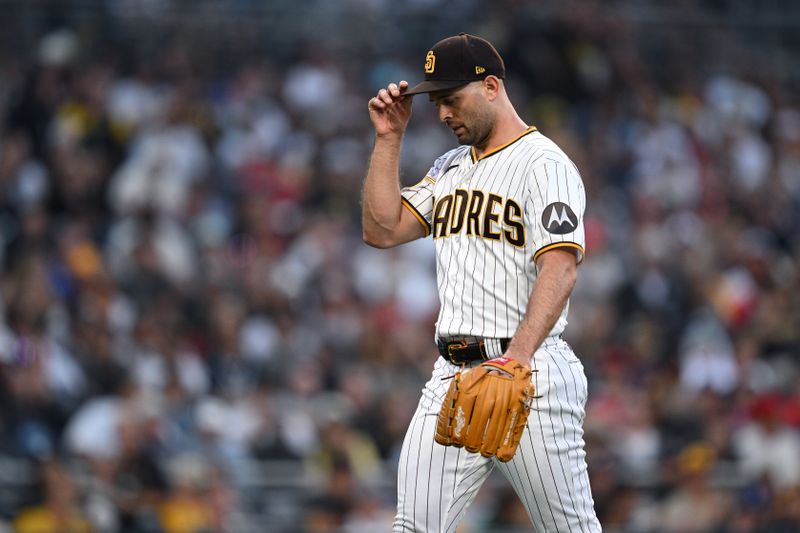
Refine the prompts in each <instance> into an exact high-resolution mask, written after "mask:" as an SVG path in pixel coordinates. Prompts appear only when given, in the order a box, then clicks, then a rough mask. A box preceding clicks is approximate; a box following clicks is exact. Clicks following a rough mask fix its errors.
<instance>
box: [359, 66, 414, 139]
mask: <svg viewBox="0 0 800 533" xmlns="http://www.w3.org/2000/svg"><path fill="white" fill-rule="evenodd" d="M407 89H408V82H407V81H405V80H403V81H401V82H400V83H399V84H396V83H390V84H389V86H388V87H386V88H385V89H381V90H380V91H378V94H377V95H375V96H374V97H372V98H370V100H369V118H370V120H371V121H372V125H373V127H374V128H375V133H376V134H377V135H378V136H379V137H380V136H386V135H402V134H403V132H404V131H405V129H406V125H408V119H409V118H411V102H412V99H413V98H414V97H413V96H403V93H404V92H405V91H406V90H407Z"/></svg>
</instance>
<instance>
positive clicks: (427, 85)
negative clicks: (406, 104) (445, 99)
mask: <svg viewBox="0 0 800 533" xmlns="http://www.w3.org/2000/svg"><path fill="white" fill-rule="evenodd" d="M468 83H470V82H469V81H464V80H431V81H423V82H422V83H418V84H417V85H415V86H414V87H412V88H410V89H409V90H407V91H406V92H404V93H403V94H404V95H407V94H422V93H430V92H433V91H444V90H446V89H455V88H456V87H461V86H462V85H466V84H468Z"/></svg>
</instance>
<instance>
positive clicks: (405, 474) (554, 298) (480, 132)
mask: <svg viewBox="0 0 800 533" xmlns="http://www.w3.org/2000/svg"><path fill="white" fill-rule="evenodd" d="M424 72H425V81H423V82H422V83H420V84H419V85H417V86H415V87H413V88H409V85H408V83H407V82H405V81H401V82H399V83H398V84H395V83H392V84H389V85H388V87H386V88H385V89H381V90H380V91H379V92H378V94H377V95H376V96H375V97H373V98H371V99H370V101H369V106H368V107H369V116H370V119H371V121H372V124H373V126H374V128H375V133H376V137H375V146H374V148H373V151H372V156H371V159H370V163H369V171H368V173H367V176H366V179H365V182H364V189H363V198H362V202H363V231H364V240H365V242H366V243H368V244H369V245H371V246H375V247H379V248H388V247H393V246H397V245H400V244H403V243H405V242H409V241H411V240H414V239H418V238H422V237H427V236H431V237H432V238H433V239H434V243H435V246H436V257H437V268H436V274H437V282H438V288H439V298H440V300H441V310H440V313H439V317H438V320H437V322H436V342H437V345H438V348H439V352H440V354H441V357H439V358H438V359H437V361H436V363H435V365H434V369H433V375H432V376H431V379H430V381H428V383H427V384H426V385H425V387H424V389H423V391H422V397H421V399H420V401H419V405H418V407H417V410H416V413H415V414H414V417H413V419H412V420H411V423H410V425H409V428H408V431H407V433H406V436H405V439H404V442H403V447H402V451H401V455H400V462H399V467H398V487H397V488H398V495H397V496H398V502H397V515H396V517H395V520H394V531H396V532H398V531H415V532H453V531H455V530H456V527H457V525H458V523H459V520H460V519H461V518H462V516H463V515H464V512H465V510H466V509H467V507H468V505H469V504H470V502H471V501H472V500H473V499H474V497H475V496H476V494H477V492H478V489H479V488H480V486H481V484H482V483H483V482H484V481H485V480H486V478H487V477H488V476H489V473H490V472H491V471H492V469H493V468H499V469H500V470H501V472H502V473H503V474H504V475H505V477H506V478H507V479H508V480H509V482H510V483H511V484H512V485H513V487H514V489H515V491H516V493H517V494H518V496H519V498H520V500H521V501H522V503H523V504H524V506H525V508H526V509H527V512H528V516H529V518H530V520H531V523H532V524H533V526H534V528H535V529H536V530H537V531H560V532H563V531H572V532H596V531H600V524H599V522H598V520H597V517H596V515H595V511H594V504H593V500H592V495H591V490H590V487H589V478H588V475H587V467H586V461H585V452H584V442H583V429H582V425H583V418H584V412H585V411H584V407H585V403H586V395H587V385H586V376H585V373H584V370H583V366H582V365H581V362H580V360H579V359H578V358H577V357H576V356H575V354H574V353H573V351H572V349H571V348H570V346H569V345H568V344H567V343H566V342H564V341H563V340H562V339H561V333H562V332H563V331H564V328H565V326H566V324H567V320H566V317H567V310H568V307H569V305H568V297H569V295H570V293H571V291H572V288H573V286H574V284H575V279H576V269H577V265H578V264H579V263H580V262H581V261H582V259H583V254H584V228H583V213H584V209H585V207H586V205H585V204H586V196H585V191H584V188H583V183H582V181H581V177H580V174H579V173H578V170H577V169H576V168H575V165H574V164H573V163H572V161H570V159H569V158H568V157H567V155H566V154H565V153H564V152H563V151H562V150H561V149H560V148H559V147H558V146H557V145H556V144H555V143H553V141H551V140H550V139H548V138H547V137H545V136H544V135H542V134H541V133H540V132H538V131H537V130H536V128H535V127H532V126H530V125H528V124H527V123H526V122H525V121H523V120H522V119H521V118H520V117H519V115H518V114H517V112H516V111H515V109H514V107H513V105H512V104H511V102H510V101H509V99H508V96H507V94H506V91H505V88H504V85H503V83H504V82H503V80H504V77H505V66H504V64H503V60H502V59H501V57H500V55H499V54H498V53H497V51H496V50H495V48H494V47H493V46H492V45H491V44H490V43H489V42H488V41H486V40H483V39H481V38H478V37H475V36H472V35H468V34H463V33H462V34H459V35H457V36H452V37H448V38H446V39H443V40H442V41H439V42H438V43H436V44H435V45H434V46H433V48H432V49H431V50H430V51H429V52H428V53H427V55H426V57H425V63H424ZM420 93H428V94H429V98H430V100H431V102H433V103H434V104H435V105H436V108H437V110H438V113H439V118H440V119H441V121H442V122H444V123H445V124H446V125H447V127H449V128H450V129H451V130H452V131H453V134H454V135H455V136H456V138H457V139H458V143H459V145H460V146H459V147H457V148H455V149H453V150H450V151H449V152H447V153H445V154H444V155H442V156H441V157H439V158H438V159H437V160H436V161H435V162H434V163H433V166H432V167H431V169H430V171H429V172H428V173H427V175H426V176H425V177H424V178H423V179H422V180H421V181H420V182H419V183H417V184H416V185H414V186H412V187H405V188H402V189H401V188H400V185H399V159H400V147H401V143H402V140H403V133H404V131H405V128H406V125H407V124H408V120H409V118H410V115H411V100H412V98H411V95H414V94H420ZM500 356H503V357H505V358H507V359H493V358H497V357H500ZM488 359H493V360H494V361H501V362H505V361H508V360H509V359H510V360H514V362H515V364H516V362H519V363H521V364H523V365H525V366H526V367H530V369H531V370H532V371H533V372H532V374H531V378H530V379H531V380H532V382H533V387H534V390H535V395H536V397H535V398H534V399H533V400H532V406H531V407H532V410H531V411H530V415H529V416H528V418H527V426H525V428H524V429H523V430H522V431H521V438H520V442H519V446H518V448H517V449H516V452H515V453H514V455H513V458H511V459H510V460H508V462H502V461H498V460H497V458H494V457H484V456H483V455H482V454H479V453H470V452H468V451H466V449H464V448H455V447H452V446H443V445H440V444H438V443H435V442H434V434H435V432H436V425H437V415H438V414H439V411H440V408H441V405H442V400H443V397H444V396H445V394H446V392H447V390H448V378H450V377H452V376H453V375H454V374H455V373H456V372H458V371H459V370H460V369H463V368H474V367H475V366H476V365H480V364H482V362H485V361H486V360H488Z"/></svg>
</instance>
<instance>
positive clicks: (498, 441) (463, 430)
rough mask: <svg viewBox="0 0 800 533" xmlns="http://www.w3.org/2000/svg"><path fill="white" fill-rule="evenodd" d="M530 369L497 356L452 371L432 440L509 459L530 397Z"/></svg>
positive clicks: (528, 405)
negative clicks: (467, 368) (465, 368)
mask: <svg viewBox="0 0 800 533" xmlns="http://www.w3.org/2000/svg"><path fill="white" fill-rule="evenodd" d="M533 393H534V391H533V384H532V383H531V369H530V368H529V367H528V366H527V365H523V364H520V363H519V362H518V361H516V360H512V359H509V358H507V357H496V358H495V359H490V360H488V361H486V362H484V363H481V364H480V365H478V366H477V367H475V368H473V369H470V370H466V371H464V372H459V373H458V374H456V376H455V378H454V379H453V382H452V383H450V388H449V390H448V391H447V395H446V396H445V399H444V402H443V403H442V408H441V411H440V412H439V419H438V422H437V425H436V437H435V440H436V442H438V443H439V444H443V445H445V446H456V447H458V448H460V447H462V446H463V447H465V448H466V449H467V450H468V451H470V452H480V453H481V455H483V456H484V457H497V458H498V459H499V460H500V461H503V462H505V461H510V460H511V458H512V457H514V453H516V451H517V446H518V445H519V440H520V438H521V437H522V431H523V429H524V428H525V424H526V423H527V420H528V413H530V409H531V400H532V398H533Z"/></svg>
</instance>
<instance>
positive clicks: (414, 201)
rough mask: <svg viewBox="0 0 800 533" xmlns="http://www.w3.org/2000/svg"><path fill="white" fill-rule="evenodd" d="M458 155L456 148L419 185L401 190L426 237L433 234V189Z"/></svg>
mask: <svg viewBox="0 0 800 533" xmlns="http://www.w3.org/2000/svg"><path fill="white" fill-rule="evenodd" d="M458 153H459V149H458V148H456V149H453V150H450V151H449V152H447V153H446V154H444V155H442V156H440V157H439V158H438V159H436V161H434V162H433V166H432V167H431V169H430V170H429V171H428V173H427V174H425V177H424V178H422V180H420V182H419V183H417V184H416V185H412V186H410V187H403V188H402V189H401V190H400V194H401V195H402V197H403V205H404V206H405V207H406V209H408V210H409V211H411V214H412V215H414V216H415V217H416V218H417V220H419V223H420V224H422V226H423V227H424V228H425V236H426V237H427V236H428V235H430V233H431V224H432V222H433V187H434V185H436V180H438V179H439V175H440V174H441V173H442V169H444V168H447V166H446V165H447V163H448V162H450V161H451V160H452V159H453V158H455V157H456V156H457V155H458Z"/></svg>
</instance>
